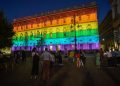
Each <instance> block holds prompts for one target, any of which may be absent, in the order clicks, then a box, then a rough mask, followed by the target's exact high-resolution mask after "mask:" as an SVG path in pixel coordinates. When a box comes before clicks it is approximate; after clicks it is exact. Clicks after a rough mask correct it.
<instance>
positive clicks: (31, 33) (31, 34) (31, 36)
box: [30, 31, 33, 39]
mask: <svg viewBox="0 0 120 86" xmlns="http://www.w3.org/2000/svg"><path fill="white" fill-rule="evenodd" d="M32 38H33V32H32V31H31V32H30V39H32Z"/></svg>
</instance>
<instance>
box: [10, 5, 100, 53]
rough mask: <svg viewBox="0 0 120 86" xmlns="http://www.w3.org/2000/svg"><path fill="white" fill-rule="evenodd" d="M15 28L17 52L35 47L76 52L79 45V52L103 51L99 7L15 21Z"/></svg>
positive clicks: (14, 46) (14, 48) (80, 8)
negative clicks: (100, 47)
mask: <svg viewBox="0 0 120 86" xmlns="http://www.w3.org/2000/svg"><path fill="white" fill-rule="evenodd" d="M13 26H14V31H15V33H16V34H15V36H14V37H13V46H12V50H13V51H14V50H21V49H26V50H32V48H33V47H38V48H39V50H43V49H44V48H45V47H47V48H49V49H50V50H56V49H59V50H66V49H67V50H74V49H75V45H76V48H77V49H84V50H95V49H99V34H98V19H97V7H96V5H93V6H86V7H79V8H74V9H67V10H61V11H56V12H51V13H47V14H41V15H37V16H28V17H24V18H19V19H15V20H14V22H13ZM75 34H76V35H75ZM75 36H76V44H75Z"/></svg>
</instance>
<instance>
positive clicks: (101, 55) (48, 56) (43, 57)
mask: <svg viewBox="0 0 120 86" xmlns="http://www.w3.org/2000/svg"><path fill="white" fill-rule="evenodd" d="M95 53H96V54H95V55H96V56H95V58H96V66H98V67H100V66H102V65H104V62H105V60H106V59H107V64H108V65H111V64H112V65H113V64H114V65H115V64H117V62H118V61H119V63H120V51H118V50H114V51H108V50H106V51H103V50H102V49H100V50H96V52H95ZM30 56H31V57H32V66H31V67H32V68H31V77H30V78H31V79H38V78H39V77H38V75H39V68H40V67H39V65H40V64H41V65H42V66H41V68H42V72H41V77H42V80H44V81H48V80H49V79H50V77H51V75H52V71H53V68H54V66H55V65H56V64H57V65H59V66H63V63H64V62H65V61H67V62H68V63H73V64H75V66H76V68H78V69H79V68H84V67H85V64H86V56H85V51H84V50H76V51H74V50H69V51H67V50H65V51H61V50H58V51H51V50H48V48H45V51H40V52H38V51H37V48H33V50H32V52H31V55H30ZM27 57H28V55H27V53H26V51H24V50H21V51H15V52H14V53H11V55H10V60H9V62H11V63H10V64H12V68H13V65H14V63H16V64H19V63H21V62H26V58H27ZM3 58H5V56H4V55H3V53H2V52H0V68H1V63H2V64H4V63H5V60H1V59H3ZM63 59H64V60H63ZM65 59H67V60H65ZM116 59H117V60H116ZM118 59H119V60H118ZM63 61H64V62H63ZM40 62H42V63H40ZM4 66H5V68H7V65H4Z"/></svg>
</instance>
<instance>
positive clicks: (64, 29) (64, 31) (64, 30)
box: [63, 27, 67, 37]
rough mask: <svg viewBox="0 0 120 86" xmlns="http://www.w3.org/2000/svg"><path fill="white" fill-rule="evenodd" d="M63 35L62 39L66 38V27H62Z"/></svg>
mask: <svg viewBox="0 0 120 86" xmlns="http://www.w3.org/2000/svg"><path fill="white" fill-rule="evenodd" d="M63 35H64V37H66V36H67V33H66V27H63Z"/></svg>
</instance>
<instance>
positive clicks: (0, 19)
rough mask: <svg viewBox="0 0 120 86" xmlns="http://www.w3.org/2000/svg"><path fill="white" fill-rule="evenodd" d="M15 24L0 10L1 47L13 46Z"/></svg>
mask: <svg viewBox="0 0 120 86" xmlns="http://www.w3.org/2000/svg"><path fill="white" fill-rule="evenodd" d="M13 35H14V32H13V26H12V24H11V23H10V22H8V20H7V18H6V17H5V15H4V13H3V11H0V48H4V47H11V46H12V36H13Z"/></svg>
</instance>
